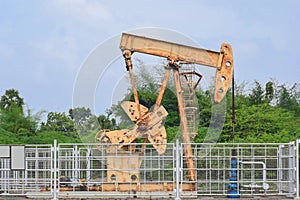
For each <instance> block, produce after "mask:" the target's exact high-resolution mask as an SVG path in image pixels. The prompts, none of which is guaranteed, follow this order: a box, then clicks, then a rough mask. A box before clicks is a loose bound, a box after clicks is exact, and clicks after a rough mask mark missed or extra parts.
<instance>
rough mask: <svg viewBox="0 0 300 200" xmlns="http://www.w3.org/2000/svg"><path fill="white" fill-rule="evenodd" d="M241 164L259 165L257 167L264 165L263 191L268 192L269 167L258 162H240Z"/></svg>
mask: <svg viewBox="0 0 300 200" xmlns="http://www.w3.org/2000/svg"><path fill="white" fill-rule="evenodd" d="M240 163H241V164H243V165H245V164H257V165H262V167H263V185H262V186H263V189H264V190H267V189H269V184H267V183H266V182H267V167H266V164H265V163H264V162H258V161H240Z"/></svg>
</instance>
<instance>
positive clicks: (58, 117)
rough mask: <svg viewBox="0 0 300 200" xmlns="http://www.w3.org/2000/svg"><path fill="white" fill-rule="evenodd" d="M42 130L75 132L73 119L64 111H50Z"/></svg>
mask: <svg viewBox="0 0 300 200" xmlns="http://www.w3.org/2000/svg"><path fill="white" fill-rule="evenodd" d="M41 130H42V131H58V132H75V126H74V122H73V121H72V119H71V118H70V117H69V116H67V115H66V114H65V113H63V112H61V113H60V112H49V113H48V115H47V122H46V123H42V125H41Z"/></svg>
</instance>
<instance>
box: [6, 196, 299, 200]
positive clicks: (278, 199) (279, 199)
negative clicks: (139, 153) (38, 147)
mask: <svg viewBox="0 0 300 200" xmlns="http://www.w3.org/2000/svg"><path fill="white" fill-rule="evenodd" d="M0 199H1V200H29V199H36V200H38V199H39V200H46V199H45V198H26V197H14V196H2V197H0ZM65 199H66V200H73V199H74V198H62V199H61V200H65ZM85 199H87V198H82V197H80V198H76V199H74V200H85ZM92 199H93V200H96V199H99V200H124V199H127V200H131V199H132V200H146V199H151V200H162V198H130V199H129V198H115V197H109V198H92ZM164 199H165V200H167V199H173V198H164ZM193 199H194V200H198V199H199V200H230V198H226V197H198V198H182V200H193ZM240 199H241V200H292V199H294V198H287V197H285V196H268V197H265V196H256V197H241V198H240Z"/></svg>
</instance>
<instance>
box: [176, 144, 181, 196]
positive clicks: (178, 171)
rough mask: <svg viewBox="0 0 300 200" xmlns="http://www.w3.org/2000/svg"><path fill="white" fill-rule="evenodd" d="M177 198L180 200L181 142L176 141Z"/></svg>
mask: <svg viewBox="0 0 300 200" xmlns="http://www.w3.org/2000/svg"><path fill="white" fill-rule="evenodd" d="M175 154H176V169H175V170H176V175H175V177H176V198H175V200H180V184H179V182H180V145H179V140H178V139H176V151H175Z"/></svg>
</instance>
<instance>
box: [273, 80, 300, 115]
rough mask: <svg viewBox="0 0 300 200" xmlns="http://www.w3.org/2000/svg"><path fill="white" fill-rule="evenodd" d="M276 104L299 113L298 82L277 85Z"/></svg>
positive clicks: (299, 93) (299, 92)
mask: <svg viewBox="0 0 300 200" xmlns="http://www.w3.org/2000/svg"><path fill="white" fill-rule="evenodd" d="M276 93H277V102H276V103H277V106H279V107H281V108H284V109H286V110H290V111H294V112H295V113H296V114H298V115H299V112H300V89H299V85H298V84H293V85H292V86H290V87H289V86H288V85H287V84H282V85H279V86H278V88H277V91H276Z"/></svg>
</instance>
